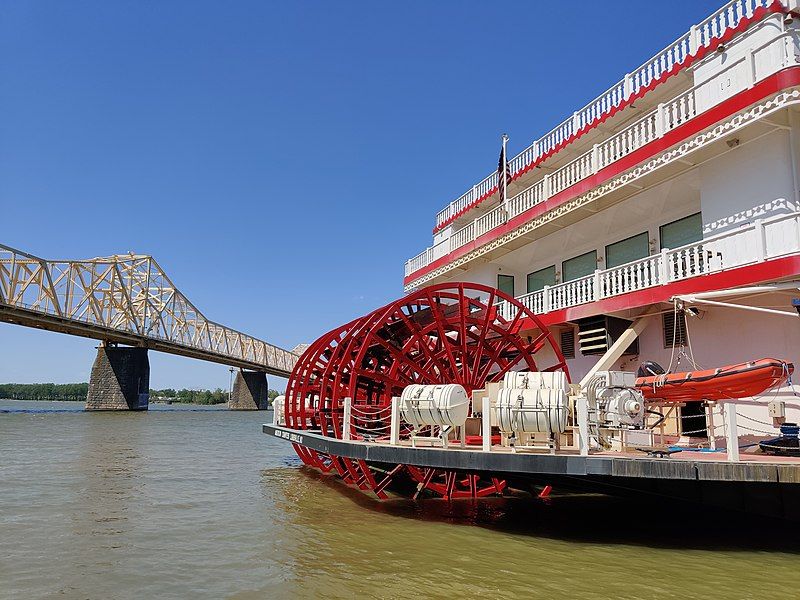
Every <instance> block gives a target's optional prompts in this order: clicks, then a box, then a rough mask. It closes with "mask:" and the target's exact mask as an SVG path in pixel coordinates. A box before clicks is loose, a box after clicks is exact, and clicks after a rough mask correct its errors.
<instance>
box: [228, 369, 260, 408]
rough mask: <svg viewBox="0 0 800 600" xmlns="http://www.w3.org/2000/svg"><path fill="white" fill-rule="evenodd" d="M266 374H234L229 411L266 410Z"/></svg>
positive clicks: (245, 372) (248, 372)
mask: <svg viewBox="0 0 800 600" xmlns="http://www.w3.org/2000/svg"><path fill="white" fill-rule="evenodd" d="M268 391H269V390H268V389H267V374H266V373H264V372H263V371H242V370H239V371H237V373H236V379H235V380H234V382H233V390H232V391H231V398H230V401H229V402H228V408H229V409H230V410H267V398H268V394H267V392H268Z"/></svg>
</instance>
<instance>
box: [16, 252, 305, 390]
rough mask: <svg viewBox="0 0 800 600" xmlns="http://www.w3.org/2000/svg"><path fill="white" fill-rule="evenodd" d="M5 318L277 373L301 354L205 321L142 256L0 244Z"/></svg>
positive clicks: (284, 374)
mask: <svg viewBox="0 0 800 600" xmlns="http://www.w3.org/2000/svg"><path fill="white" fill-rule="evenodd" d="M0 321H2V322H7V323H15V324H18V325H24V326H27V327H36V328H39V329H46V330H48V331H57V332H61V333H67V334H71V335H77V336H82V337H88V338H94V339H97V340H102V341H104V342H109V343H119V344H127V345H131V346H138V347H142V348H149V349H152V350H159V351H162V352H169V353H171V354H178V355H181V356H188V357H191V358H198V359H202V360H207V361H211V362H216V363H221V364H224V365H229V366H232V367H239V368H242V369H252V370H256V371H263V372H266V373H269V374H272V375H278V376H280V377H287V376H288V375H289V374H290V373H291V371H292V368H294V365H295V362H297V358H298V356H297V354H295V353H294V352H291V351H289V350H284V349H283V348H278V347H277V346H274V345H272V344H269V343H267V342H264V341H262V340H258V339H256V338H254V337H252V336H249V335H246V334H244V333H241V332H240V331H236V330H234V329H231V328H229V327H225V326H223V325H220V324H219V323H215V322H214V321H210V320H209V319H207V318H206V317H205V316H204V315H203V313H201V312H200V311H199V310H198V309H197V308H196V307H195V306H194V304H192V303H191V302H190V301H189V299H188V298H187V297H186V296H184V295H183V294H182V293H181V291H180V290H179V289H178V288H177V287H176V286H175V284H174V283H172V281H171V280H170V278H169V277H168V276H167V274H166V273H165V272H164V270H163V269H162V268H161V267H160V266H159V264H158V263H157V262H156V261H155V259H154V258H153V257H152V256H148V255H143V254H116V255H113V256H107V257H98V258H91V259H88V260H45V259H42V258H39V257H37V256H33V255H32V254H28V253H26V252H22V251H20V250H16V249H14V248H10V247H8V246H4V245H2V244H0Z"/></svg>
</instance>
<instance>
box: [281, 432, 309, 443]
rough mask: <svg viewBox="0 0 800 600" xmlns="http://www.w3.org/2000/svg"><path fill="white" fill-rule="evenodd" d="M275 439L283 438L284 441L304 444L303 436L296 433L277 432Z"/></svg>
mask: <svg viewBox="0 0 800 600" xmlns="http://www.w3.org/2000/svg"><path fill="white" fill-rule="evenodd" d="M275 437H279V438H283V439H284V440H289V441H290V442H296V443H298V444H302V443H303V436H302V435H297V434H296V433H289V432H288V431H279V430H275Z"/></svg>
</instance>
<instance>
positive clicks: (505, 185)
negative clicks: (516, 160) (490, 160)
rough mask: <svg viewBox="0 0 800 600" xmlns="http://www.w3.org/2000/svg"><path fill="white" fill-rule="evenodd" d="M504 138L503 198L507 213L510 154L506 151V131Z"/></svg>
mask: <svg viewBox="0 0 800 600" xmlns="http://www.w3.org/2000/svg"><path fill="white" fill-rule="evenodd" d="M502 139H503V172H502V177H503V185H502V188H501V189H502V190H503V198H502V201H503V207H504V208H505V209H506V214H507V213H508V179H507V178H506V174H507V173H508V154H507V152H506V146H507V144H508V134H506V133H504V134H503V138H502ZM500 176H501V175H500V174H498V177H500ZM498 184H499V181H498Z"/></svg>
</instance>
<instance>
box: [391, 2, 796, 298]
mask: <svg viewBox="0 0 800 600" xmlns="http://www.w3.org/2000/svg"><path fill="white" fill-rule="evenodd" d="M787 10H788V8H787V6H785V5H784V4H783V3H781V2H779V1H777V0H772V1H770V0H733V1H731V2H729V3H728V4H726V5H725V6H724V7H722V8H721V9H720V10H718V11H717V12H716V13H714V14H713V15H712V16H710V17H709V18H708V19H706V20H704V21H703V22H702V23H700V24H698V25H697V26H694V27H692V28H691V29H690V31H689V32H688V33H687V34H685V35H684V36H681V38H679V39H678V40H676V42H674V43H673V44H672V45H670V46H669V47H668V48H666V49H665V50H663V51H662V52H660V53H659V54H658V55H656V56H655V57H654V58H653V59H651V60H650V61H648V62H647V63H645V64H644V65H642V66H641V67H640V68H638V69H636V70H635V71H634V72H633V73H631V74H629V75H626V76H625V78H624V79H623V80H622V81H620V82H618V83H617V84H616V85H615V86H613V87H612V88H611V89H610V90H608V91H607V92H605V93H604V94H602V95H601V96H599V97H598V98H597V99H595V100H594V101H593V102H591V103H589V105H587V106H586V107H584V108H583V109H581V110H579V111H576V112H575V113H573V115H572V117H571V118H569V119H567V120H566V121H564V122H563V123H561V124H560V125H559V126H558V127H556V128H555V129H554V130H552V131H551V132H549V133H548V134H547V135H545V136H543V137H542V138H541V139H539V140H537V141H536V142H534V143H533V144H532V145H531V146H529V147H528V148H527V149H526V150H524V151H523V152H522V153H520V154H519V155H517V156H516V157H514V158H513V159H512V160H511V161H510V170H511V173H512V177H514V179H515V182H514V183H513V184H512V185H510V186H509V190H510V192H511V193H512V194H513V195H512V196H511V198H510V199H509V201H508V203H507V204H506V205H500V203H499V199H498V198H497V197H496V196H497V194H496V180H497V174H496V173H493V174H492V175H490V176H489V177H487V178H485V179H484V180H483V181H482V182H481V183H479V184H477V185H476V186H474V187H473V188H472V189H471V190H470V191H468V192H467V193H466V194H464V195H463V196H462V197H461V198H459V199H458V200H456V201H454V202H452V203H451V204H450V205H448V207H446V208H445V209H444V210H443V211H441V212H440V213H439V215H438V217H437V234H436V236H435V238H434V242H435V243H434V245H433V246H432V247H430V248H427V249H426V250H425V251H423V252H422V253H420V254H419V255H417V256H416V257H414V258H412V259H410V260H409V261H407V262H406V265H405V276H406V287H407V288H411V287H415V286H416V285H418V283H417V280H418V279H419V278H418V277H415V276H414V275H415V274H418V272H419V271H420V270H421V269H424V268H425V267H428V266H429V265H431V263H433V262H434V261H439V262H442V261H441V260H440V259H443V257H447V256H448V255H450V254H451V253H453V252H454V251H456V250H458V249H460V248H463V247H464V246H466V245H468V244H471V243H473V242H476V240H478V239H479V238H483V239H485V237H486V236H487V234H488V233H490V232H493V231H496V230H498V228H500V227H501V226H504V225H505V224H506V223H508V222H509V221H510V220H511V219H514V218H515V217H517V216H519V215H522V214H523V213H525V212H526V211H528V210H530V209H531V208H532V207H534V206H536V205H538V204H540V203H543V202H545V201H546V200H548V199H549V198H552V197H553V196H556V195H558V194H560V193H562V192H564V191H565V190H567V189H568V188H571V187H573V186H576V184H578V183H581V182H584V181H586V180H589V179H590V178H593V177H594V176H596V175H597V174H598V173H600V172H602V171H604V170H607V169H606V168H607V167H609V166H610V165H612V164H614V163H618V162H619V161H621V160H622V159H624V158H625V157H627V156H628V155H630V154H632V153H634V152H635V151H636V150H638V149H640V148H642V147H643V146H645V145H647V144H649V143H651V142H653V141H655V140H658V139H660V138H663V137H665V136H666V135H667V134H668V133H670V132H672V131H673V130H675V129H676V128H678V127H679V126H681V125H683V124H685V123H686V122H687V121H689V120H691V119H693V118H695V117H696V116H698V115H699V114H701V113H703V112H704V111H706V110H707V109H708V108H710V107H711V106H713V105H714V104H717V103H719V102H721V101H722V100H724V99H725V98H727V97H730V95H732V94H733V93H735V92H736V91H741V89H743V88H746V87H748V86H752V85H753V84H755V83H756V82H758V81H760V80H762V79H763V78H765V77H766V76H768V75H770V74H772V73H774V72H776V70H779V69H781V68H784V67H785V66H787V65H789V64H795V62H796V57H795V54H796V50H795V44H796V41H792V40H788V38H780V39H779V38H776V36H775V35H774V32H772V33H770V34H769V35H767V36H763V35H762V36H761V37H758V36H754V40H755V42H754V43H753V44H750V45H749V46H748V47H747V48H746V49H742V48H740V49H739V50H738V51H736V52H734V51H733V48H734V47H735V46H736V45H737V44H738V42H739V41H740V40H741V39H742V37H743V32H745V31H748V30H750V31H752V26H753V25H754V24H756V23H761V22H762V21H764V20H765V18H766V17H768V16H769V15H772V14H775V13H783V12H786V11H787ZM776 22H777V21H776ZM748 33H749V32H748ZM766 37H769V41H768V42H767V43H763V42H762V40H763V39H765V38H766ZM722 49H724V50H725V51H726V52H725V53H726V54H730V57H729V58H730V59H731V60H728V61H727V62H726V64H725V66H724V67H723V68H721V69H718V72H717V73H714V76H713V77H708V78H707V79H705V80H700V81H699V83H696V84H695V85H692V83H693V81H692V78H691V77H689V78H685V77H677V78H671V79H670V77H671V75H673V74H675V73H677V72H678V71H680V70H681V69H682V68H684V67H686V66H688V65H692V66H694V67H695V69H694V71H695V73H694V81H695V82H698V80H699V78H698V76H697V73H698V72H699V71H702V69H700V66H701V65H702V64H703V63H704V62H710V61H712V60H714V56H715V55H716V54H718V52H715V51H719V50H722ZM778 54H780V56H777V55H778ZM776 57H777V58H776ZM746 72H749V73H750V76H749V78H748V76H747V74H746ZM725 74H727V78H728V80H729V81H728V82H727V84H726V85H727V87H728V88H729V89H727V90H725V91H724V92H723V93H720V91H719V89H718V88H719V87H720V85H721V76H722V75H725ZM743 74H744V75H743ZM668 79H669V81H667V80H668ZM700 79H702V78H700ZM731 81H733V82H734V84H733V87H731V83H730V82H731ZM656 88H658V89H656ZM734 88H735V89H734ZM634 100H636V105H635V106H634V105H633V101H634ZM600 123H603V128H602V131H601V130H600V129H599V128H598V127H597V125H599V124H600ZM594 178H595V179H596V177H594ZM576 187H580V186H576ZM515 192H516V193H515ZM419 274H420V275H421V273H419ZM420 283H422V282H420Z"/></svg>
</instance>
